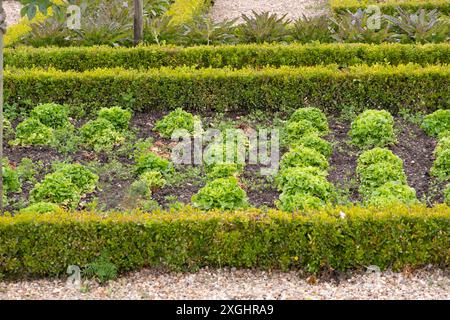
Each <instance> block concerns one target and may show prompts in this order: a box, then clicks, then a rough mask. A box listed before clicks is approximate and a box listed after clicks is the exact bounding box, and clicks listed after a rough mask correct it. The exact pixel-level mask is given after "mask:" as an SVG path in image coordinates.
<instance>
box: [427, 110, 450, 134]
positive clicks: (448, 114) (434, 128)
mask: <svg viewBox="0 0 450 320" xmlns="http://www.w3.org/2000/svg"><path fill="white" fill-rule="evenodd" d="M422 129H423V130H424V131H425V132H426V133H427V134H428V135H430V136H434V137H437V136H439V135H441V134H443V133H444V132H446V131H450V110H444V109H441V110H437V111H435V112H433V113H432V114H429V115H427V116H425V118H424V119H423V122H422Z"/></svg>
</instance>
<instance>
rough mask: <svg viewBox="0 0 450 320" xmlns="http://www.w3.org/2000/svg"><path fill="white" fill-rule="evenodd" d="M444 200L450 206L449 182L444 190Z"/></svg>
mask: <svg viewBox="0 0 450 320" xmlns="http://www.w3.org/2000/svg"><path fill="white" fill-rule="evenodd" d="M444 201H445V203H446V204H447V205H448V206H450V184H448V185H447V187H446V188H445V190H444Z"/></svg>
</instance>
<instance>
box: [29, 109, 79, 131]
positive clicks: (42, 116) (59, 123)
mask: <svg viewBox="0 0 450 320" xmlns="http://www.w3.org/2000/svg"><path fill="white" fill-rule="evenodd" d="M30 116H31V117H32V118H34V119H37V120H39V121H40V122H41V123H42V124H44V125H46V126H47V127H49V128H53V129H58V128H61V127H65V126H67V125H69V124H70V122H69V108H68V107H67V106H63V105H60V104H56V103H45V104H41V105H38V106H36V107H35V108H34V109H33V110H31V113H30Z"/></svg>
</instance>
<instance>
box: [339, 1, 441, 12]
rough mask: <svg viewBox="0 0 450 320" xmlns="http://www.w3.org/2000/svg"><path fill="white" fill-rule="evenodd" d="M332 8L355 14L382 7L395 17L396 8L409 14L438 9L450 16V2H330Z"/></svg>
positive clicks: (382, 10) (382, 9) (383, 10)
mask: <svg viewBox="0 0 450 320" xmlns="http://www.w3.org/2000/svg"><path fill="white" fill-rule="evenodd" d="M330 4H331V8H332V9H333V11H334V12H336V13H342V12H346V11H347V10H350V11H352V12H355V11H356V10H358V9H359V8H362V9H364V8H366V7H367V6H368V5H377V6H380V9H381V12H382V13H384V14H390V15H393V14H395V13H396V12H397V10H396V7H400V8H402V9H403V10H406V11H408V12H416V11H417V10H419V9H420V8H423V9H427V10H433V9H437V10H439V12H441V13H442V14H445V15H449V14H450V2H449V1H448V0H425V1H424V0H388V1H377V0H330Z"/></svg>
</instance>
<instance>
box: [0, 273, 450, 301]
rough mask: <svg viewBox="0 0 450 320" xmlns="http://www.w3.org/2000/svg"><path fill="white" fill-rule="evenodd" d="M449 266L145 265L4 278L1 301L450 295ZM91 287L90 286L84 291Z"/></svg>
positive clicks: (0, 285) (442, 297)
mask: <svg viewBox="0 0 450 320" xmlns="http://www.w3.org/2000/svg"><path fill="white" fill-rule="evenodd" d="M449 274H450V273H449V271H448V270H442V269H437V268H430V267H427V268H424V269H420V270H415V271H413V272H411V273H408V276H405V275H404V274H403V273H394V272H392V271H385V272H381V273H355V274H353V275H352V277H351V278H349V279H347V280H344V281H341V282H340V283H339V284H337V283H336V282H334V281H325V280H322V279H320V278H317V279H315V281H314V282H311V281H308V278H307V277H300V276H299V273H298V272H294V271H291V272H280V271H272V272H270V273H269V272H263V271H258V270H248V269H235V268H229V269H227V270H225V269H211V268H208V269H206V268H205V269H201V270H199V271H198V272H196V273H171V272H165V271H162V270H155V269H144V270H142V271H139V272H134V273H130V274H127V275H124V276H122V277H121V278H118V279H116V280H114V281H109V282H108V283H107V284H106V285H103V286H101V285H99V284H98V283H97V282H95V281H92V280H84V282H83V284H82V286H81V287H80V288H75V287H67V286H66V280H65V279H40V280H32V281H19V282H6V281H3V282H0V300H11V299H12V300H22V299H44V300H47V299H63V300H66V299H76V300H79V299H81V300H84V299H102V300H103V299H126V300H127V299H146V300H172V299H189V300H191V299H193V300H198V299H225V300H228V299H270V300H272V299H282V300H285V299H286V300H291V299H296V300H303V299H306V300H316V299H319V300H323V299H333V300H342V299H346V300H347V299H351V300H353V299H377V300H378V299H408V300H410V299H412V300H422V299H433V300H448V299H450V277H449ZM86 288H88V289H86Z"/></svg>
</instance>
